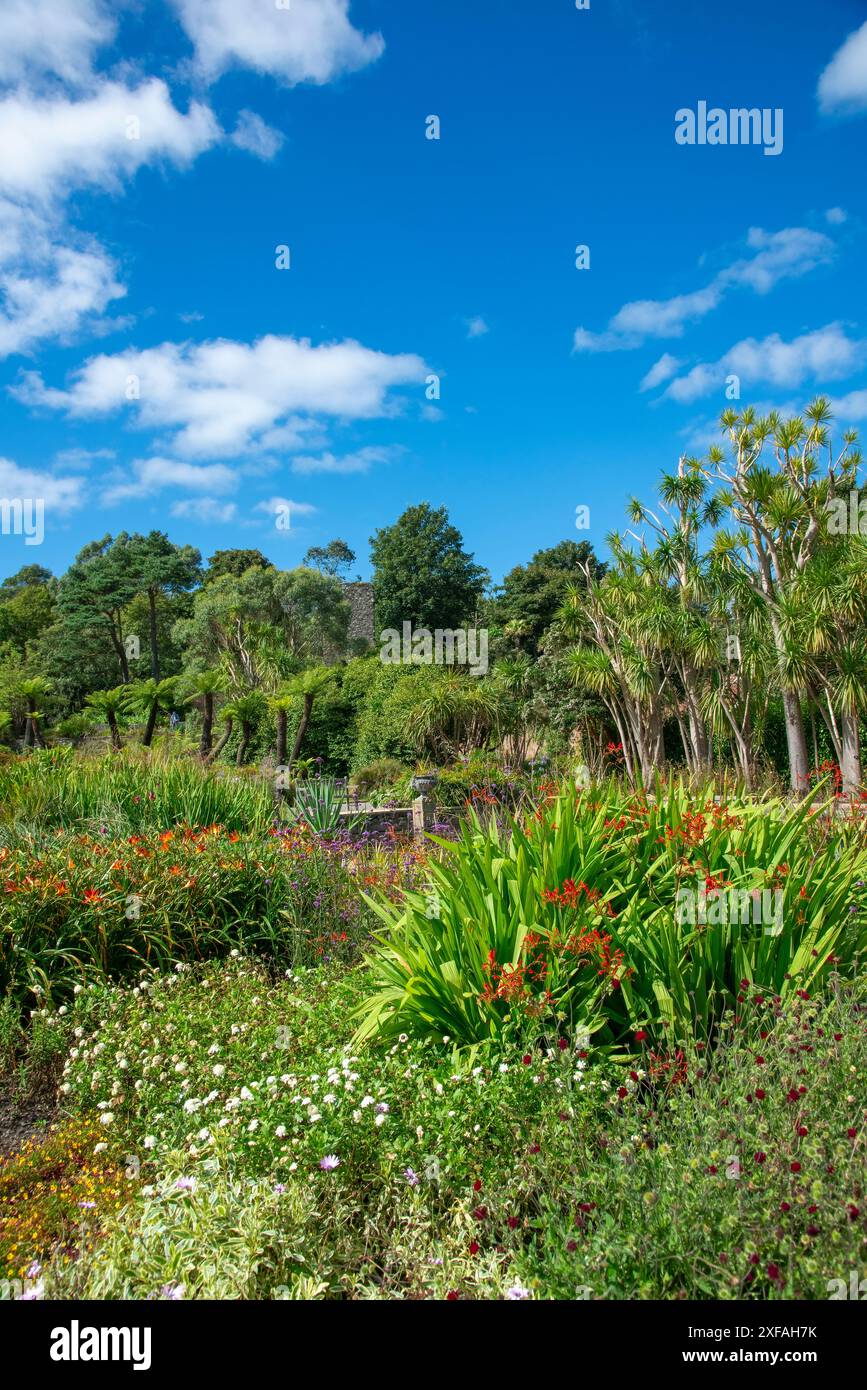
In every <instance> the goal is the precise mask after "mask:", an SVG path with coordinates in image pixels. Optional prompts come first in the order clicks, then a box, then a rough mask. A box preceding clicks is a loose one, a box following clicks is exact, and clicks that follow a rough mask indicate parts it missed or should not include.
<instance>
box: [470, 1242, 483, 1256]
mask: <svg viewBox="0 0 867 1390" xmlns="http://www.w3.org/2000/svg"><path fill="white" fill-rule="evenodd" d="M480 1248H481V1247H480V1246H479V1242H478V1241H477V1240H473V1241H470V1254H471V1255H478V1253H479V1250H480Z"/></svg>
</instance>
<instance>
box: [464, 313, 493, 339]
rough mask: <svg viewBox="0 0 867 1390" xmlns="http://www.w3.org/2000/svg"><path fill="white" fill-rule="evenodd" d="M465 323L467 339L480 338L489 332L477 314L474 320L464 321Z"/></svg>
mask: <svg viewBox="0 0 867 1390" xmlns="http://www.w3.org/2000/svg"><path fill="white" fill-rule="evenodd" d="M465 323H466V325H467V337H468V338H482V337H484V335H485V334H486V333H490V331H491V330H490V328H489V327H488V325H487V324H486V323H485V320H484V319H483V318H481V317H480V316H479V315H478V314H477V315H476V317H475V318H472V319H465Z"/></svg>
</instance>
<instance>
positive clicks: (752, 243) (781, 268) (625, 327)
mask: <svg viewBox="0 0 867 1390" xmlns="http://www.w3.org/2000/svg"><path fill="white" fill-rule="evenodd" d="M746 242H747V247H748V248H749V250H750V251H751V252H752V253H753V254H752V255H749V256H745V257H742V258H741V259H739V260H736V261H734V262H733V263H732V264H731V265H729V266H726V267H725V268H724V269H723V270H721V271H720V272H719V273H718V274H717V275H715V276H714V278H713V279H712V280H711V282H710V283H709V284H708V285H705V286H704V287H703V288H702V289H699V290H693V291H692V292H691V293H689V294H678V295H673V296H672V297H671V298H670V299H637V300H633V301H632V302H630V303H628V304H624V305H623V307H622V308H621V309H619V310H618V311H617V313H616V314H615V315H614V317H613V318H612V319H611V320H610V321H609V323H608V327H607V328H606V329H605V330H604V332H602V333H593V332H590V331H589V330H588V329H586V328H578V329H576V331H575V338H574V344H573V350H574V351H575V352H620V351H623V350H631V349H633V348H637V347H640V346H641V344H642V343H643V342H645V341H646V339H647V338H680V337H682V336H683V333H684V331H685V329H686V328H687V327H688V326H689V325H690V324H691V323H695V322H697V321H698V320H699V319H703V318H705V317H706V316H707V315H708V314H709V313H711V312H712V311H713V310H714V309H716V308H717V306H718V305H719V304H720V303H721V302H722V300H723V298H724V296H725V295H726V294H727V293H728V291H729V290H730V289H734V288H738V287H747V288H749V289H752V290H754V291H755V292H756V293H757V294H767V293H768V292H769V291H770V290H771V289H773V287H774V286H775V285H776V284H778V283H779V282H780V281H781V280H786V279H792V278H795V277H797V276H800V275H805V274H806V273H807V272H808V271H810V270H813V269H814V268H815V267H816V266H818V265H823V264H825V263H826V262H828V261H829V260H830V259H831V257H832V256H833V254H834V243H833V241H831V239H830V237H827V236H825V234H824V233H823V232H814V231H811V230H810V228H808V227H785V228H783V230H782V231H779V232H766V231H764V230H763V228H761V227H751V228H750V230H749V232H748V233H747V238H746Z"/></svg>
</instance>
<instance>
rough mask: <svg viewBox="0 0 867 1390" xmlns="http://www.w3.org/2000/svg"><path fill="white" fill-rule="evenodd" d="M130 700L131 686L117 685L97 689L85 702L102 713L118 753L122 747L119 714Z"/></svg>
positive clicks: (113, 745)
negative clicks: (111, 688)
mask: <svg viewBox="0 0 867 1390" xmlns="http://www.w3.org/2000/svg"><path fill="white" fill-rule="evenodd" d="M128 702H129V686H126V685H116V686H115V687H114V689H113V690H95V691H94V692H93V694H91V695H88V696H87V697H86V698H85V702H84V703H85V704H86V705H90V707H91V709H94V710H96V712H97V714H101V715H102V717H103V719H104V720H105V722H106V724H107V725H108V732H109V734H110V736H111V747H112V751H113V752H115V753H118V752H119V751H120V749H121V747H122V743H121V737H120V729H119V728H118V723H117V716H118V715H119V714H122V713H123V711H124V710H125V709H126V707H127V704H128Z"/></svg>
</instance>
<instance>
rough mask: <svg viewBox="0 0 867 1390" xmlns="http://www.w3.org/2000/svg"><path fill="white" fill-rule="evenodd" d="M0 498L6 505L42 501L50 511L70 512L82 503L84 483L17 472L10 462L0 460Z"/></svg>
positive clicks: (23, 470) (30, 470)
mask: <svg viewBox="0 0 867 1390" xmlns="http://www.w3.org/2000/svg"><path fill="white" fill-rule="evenodd" d="M0 497H5V498H6V499H7V500H9V501H12V500H15V499H19V500H21V501H27V500H31V501H34V502H35V501H38V500H40V499H41V500H42V501H43V502H44V503H45V506H46V507H47V508H48V509H50V510H51V511H57V512H62V513H65V512H71V511H75V509H76V508H77V507H80V506H81V505H82V503H83V501H84V479H83V478H74V477H73V478H65V477H62V476H61V477H57V476H56V475H55V474H53V473H46V472H43V471H41V470H39V469H35V468H20V467H19V466H18V464H17V463H13V461H12V460H11V459H6V458H0Z"/></svg>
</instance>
